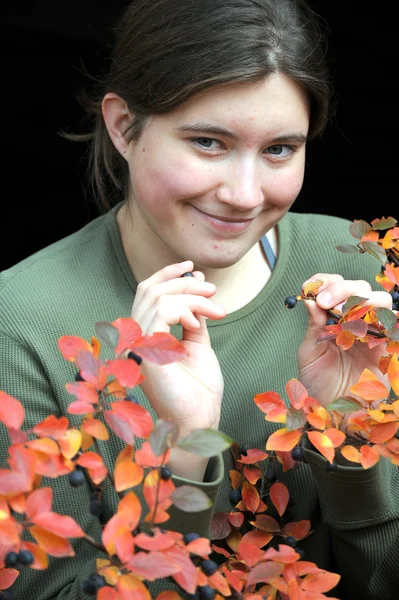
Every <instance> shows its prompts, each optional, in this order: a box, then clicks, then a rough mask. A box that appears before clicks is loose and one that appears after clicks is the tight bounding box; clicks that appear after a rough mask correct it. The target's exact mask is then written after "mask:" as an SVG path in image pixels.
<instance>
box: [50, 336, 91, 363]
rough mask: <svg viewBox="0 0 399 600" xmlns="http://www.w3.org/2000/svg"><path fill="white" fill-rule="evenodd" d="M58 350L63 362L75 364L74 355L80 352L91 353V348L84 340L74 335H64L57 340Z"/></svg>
mask: <svg viewBox="0 0 399 600" xmlns="http://www.w3.org/2000/svg"><path fill="white" fill-rule="evenodd" d="M58 348H59V350H60V352H61V354H62V356H63V357H64V358H65V360H69V361H70V362H75V358H76V355H77V354H79V352H82V351H84V350H85V351H88V352H91V350H92V347H91V345H90V344H89V342H87V341H86V340H84V339H82V338H80V337H77V336H74V335H64V336H62V337H60V338H59V340H58Z"/></svg>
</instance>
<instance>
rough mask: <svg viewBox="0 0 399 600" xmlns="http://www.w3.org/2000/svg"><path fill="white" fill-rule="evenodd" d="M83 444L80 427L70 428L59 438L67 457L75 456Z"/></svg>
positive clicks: (63, 453)
mask: <svg viewBox="0 0 399 600" xmlns="http://www.w3.org/2000/svg"><path fill="white" fill-rule="evenodd" d="M81 444H82V434H81V432H80V431H79V430H78V429H68V430H67V431H66V432H65V433H64V435H63V436H62V437H61V438H59V440H58V445H59V447H60V450H61V453H62V455H63V456H65V458H73V457H74V456H75V455H76V454H77V453H78V450H79V449H80V446H81Z"/></svg>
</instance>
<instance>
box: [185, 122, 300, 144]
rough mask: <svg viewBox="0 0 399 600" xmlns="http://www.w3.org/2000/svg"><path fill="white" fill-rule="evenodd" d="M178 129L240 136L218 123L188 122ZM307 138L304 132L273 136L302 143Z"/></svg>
mask: <svg viewBox="0 0 399 600" xmlns="http://www.w3.org/2000/svg"><path fill="white" fill-rule="evenodd" d="M177 130H178V131H193V132H196V133H210V134H212V135H222V136H224V137H228V138H231V139H233V140H238V139H239V136H238V135H237V134H236V133H233V132H232V131H229V130H228V129H225V128H224V127H219V126H217V125H210V124H209V123H187V124H185V125H181V126H180V127H178V128H177ZM306 140H307V136H306V135H304V134H303V133H288V134H284V135H279V136H277V137H276V138H273V143H274V144H276V143H281V144H283V143H285V142H297V143H300V144H303V143H305V142H306Z"/></svg>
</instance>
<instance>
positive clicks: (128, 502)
mask: <svg viewBox="0 0 399 600" xmlns="http://www.w3.org/2000/svg"><path fill="white" fill-rule="evenodd" d="M141 510H142V507H141V502H140V500H139V499H138V497H137V496H136V494H135V493H134V492H128V493H127V494H125V495H124V496H123V498H122V499H121V500H120V502H119V504H118V512H125V513H126V516H127V518H128V521H127V523H128V527H129V529H130V530H133V529H135V528H136V527H137V524H138V523H139V521H140V516H141Z"/></svg>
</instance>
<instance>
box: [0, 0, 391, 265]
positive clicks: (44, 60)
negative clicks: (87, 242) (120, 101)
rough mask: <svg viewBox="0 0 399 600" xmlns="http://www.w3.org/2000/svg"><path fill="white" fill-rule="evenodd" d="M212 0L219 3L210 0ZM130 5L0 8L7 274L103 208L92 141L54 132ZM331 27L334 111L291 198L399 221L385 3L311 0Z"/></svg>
mask: <svg viewBox="0 0 399 600" xmlns="http://www.w3.org/2000/svg"><path fill="white" fill-rule="evenodd" d="M215 1H216V0H215ZM124 6H125V2H118V3H113V2H109V3H106V2H104V1H103V2H94V0H89V1H86V0H81V2H79V3H76V4H74V3H72V2H68V3H67V2H65V1H64V0H62V1H58V0H56V1H54V0H53V2H50V0H47V1H45V0H43V1H40V2H30V3H25V4H24V3H23V2H22V3H21V2H20V3H18V4H17V3H14V4H13V5H12V7H11V3H9V5H8V6H4V3H3V6H2V8H1V14H0V17H1V21H0V25H1V27H0V39H1V55H0V56H1V62H0V67H1V78H0V86H1V99H2V100H1V111H0V123H1V140H2V144H1V146H2V151H1V166H2V168H1V175H2V177H1V183H2V194H1V213H0V214H1V219H2V222H1V229H0V270H2V269H5V268H8V267H10V266H12V265H14V264H15V263H17V262H19V261H20V260H21V259H23V258H25V257H27V256H28V255H30V254H32V253H33V252H34V251H36V250H39V249H41V248H43V247H45V246H47V245H48V244H50V243H52V242H54V241H57V240H59V239H61V238H62V237H65V236H66V235H68V234H69V233H72V232H74V231H76V230H77V229H79V228H80V227H82V226H83V225H85V224H86V223H87V222H88V221H90V220H91V219H92V218H94V217H95V216H97V214H98V211H97V209H96V207H95V205H94V203H93V201H92V200H90V198H88V197H86V195H85V191H84V173H85V146H84V145H83V144H78V143H72V142H68V141H66V140H65V139H63V138H61V137H60V136H59V134H58V133H57V132H58V131H60V130H61V129H68V130H73V129H75V130H76V129H78V124H79V122H81V119H82V116H83V110H82V109H81V107H80V106H79V104H78V103H77V101H76V94H77V93H78V91H79V90H80V89H81V88H82V87H85V86H87V84H88V82H89V81H88V78H87V77H86V75H85V74H84V68H86V69H87V70H88V71H89V72H90V73H92V74H93V75H96V74H98V73H100V72H101V69H102V68H104V65H105V64H106V59H107V56H108V45H109V43H110V42H111V41H112V39H113V38H112V29H111V28H112V25H113V24H114V22H115V19H116V18H117V16H118V15H119V13H120V12H121V11H122V9H123V8H124ZM312 6H313V7H314V8H315V10H316V11H317V12H319V13H320V14H321V15H322V16H323V17H324V18H325V19H326V21H327V22H328V24H329V26H330V30H331V34H330V42H329V56H328V58H329V61H330V66H331V71H332V75H333V80H334V87H335V95H336V103H337V109H336V112H335V116H334V117H333V118H332V120H331V122H330V125H329V127H328V129H327V131H326V132H325V133H324V135H323V137H322V139H321V140H319V141H317V142H313V143H312V144H310V146H309V149H308V159H307V167H306V175H305V183H304V186H303V189H302V191H301V193H300V195H299V198H298V200H297V201H296V204H295V209H296V210H298V211H299V212H319V213H323V214H331V215H336V216H341V217H346V218H349V219H351V220H353V219H365V220H368V221H370V220H371V219H373V218H376V217H382V216H394V217H398V216H399V215H398V213H399V210H398V208H399V206H398V201H397V191H396V187H397V186H396V180H397V173H398V168H397V155H398V150H397V146H398V137H399V126H398V120H399V116H398V96H399V81H398V73H397V59H398V51H397V48H396V41H395V39H396V32H395V29H394V28H395V22H396V19H395V17H394V15H393V13H392V12H391V10H389V9H387V8H385V7H386V6H387V3H382V4H381V5H379V6H378V10H379V12H378V13H377V12H376V9H375V8H374V9H373V6H375V3H374V4H370V6H366V3H364V2H363V1H362V2H360V1H356V2H349V1H348V0H314V1H313V2H312Z"/></svg>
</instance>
